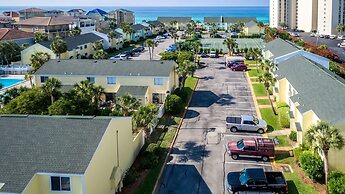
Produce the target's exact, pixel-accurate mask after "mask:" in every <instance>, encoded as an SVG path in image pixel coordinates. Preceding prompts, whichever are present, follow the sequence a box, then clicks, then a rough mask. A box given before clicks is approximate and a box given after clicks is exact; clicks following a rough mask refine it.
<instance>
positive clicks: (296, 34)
mask: <svg viewBox="0 0 345 194" xmlns="http://www.w3.org/2000/svg"><path fill="white" fill-rule="evenodd" d="M291 36H293V37H299V36H300V35H299V34H298V33H296V32H293V33H291Z"/></svg>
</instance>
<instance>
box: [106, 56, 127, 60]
mask: <svg viewBox="0 0 345 194" xmlns="http://www.w3.org/2000/svg"><path fill="white" fill-rule="evenodd" d="M127 59H128V56H127V55H116V56H114V57H110V60H113V61H125V60H127Z"/></svg>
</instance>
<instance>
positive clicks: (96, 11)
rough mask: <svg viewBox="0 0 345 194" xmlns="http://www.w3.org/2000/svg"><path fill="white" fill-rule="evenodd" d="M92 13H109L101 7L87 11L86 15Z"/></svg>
mask: <svg viewBox="0 0 345 194" xmlns="http://www.w3.org/2000/svg"><path fill="white" fill-rule="evenodd" d="M90 14H99V15H101V16H104V15H107V12H106V11H103V10H101V9H93V10H91V11H89V12H87V14H86V15H90Z"/></svg>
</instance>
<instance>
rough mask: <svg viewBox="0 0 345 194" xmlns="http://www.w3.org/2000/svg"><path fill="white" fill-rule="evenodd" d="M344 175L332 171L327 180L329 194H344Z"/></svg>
mask: <svg viewBox="0 0 345 194" xmlns="http://www.w3.org/2000/svg"><path fill="white" fill-rule="evenodd" d="M344 183H345V174H343V173H341V172H338V171H332V172H331V173H330V174H329V179H328V192H329V194H345V184H344Z"/></svg>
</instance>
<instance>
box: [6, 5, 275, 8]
mask: <svg viewBox="0 0 345 194" xmlns="http://www.w3.org/2000/svg"><path fill="white" fill-rule="evenodd" d="M52 6H57V5H44V6H40V5H31V6H27V5H4V6H3V7H52ZM58 7H93V8H96V7H97V6H92V5H85V6H75V5H68V6H66V5H61V6H58ZM98 7H269V5H225V6H224V5H207V6H193V5H185V6H178V5H176V6H175V5H174V6H170V5H161V6H145V5H143V6H130V5H129V6H112V5H101V6H98Z"/></svg>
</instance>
